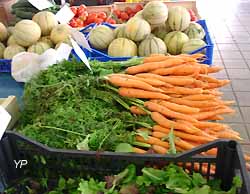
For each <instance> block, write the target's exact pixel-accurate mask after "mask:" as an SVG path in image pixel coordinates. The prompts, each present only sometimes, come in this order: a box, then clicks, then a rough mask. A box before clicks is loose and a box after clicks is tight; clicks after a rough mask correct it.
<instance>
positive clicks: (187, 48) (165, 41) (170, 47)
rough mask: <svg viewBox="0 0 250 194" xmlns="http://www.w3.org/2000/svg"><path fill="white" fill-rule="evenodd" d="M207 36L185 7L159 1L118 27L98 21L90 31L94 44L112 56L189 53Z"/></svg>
mask: <svg viewBox="0 0 250 194" xmlns="http://www.w3.org/2000/svg"><path fill="white" fill-rule="evenodd" d="M204 38H205V31H204V29H203V28H202V26H201V25H200V24H198V23H195V22H191V17H190V14H189V12H188V10H187V9H186V8H184V7H181V6H175V7H170V8H168V7H167V6H166V5H165V4H164V3H163V2H160V1H151V2H149V3H148V4H147V5H146V6H145V7H144V9H143V10H142V11H140V12H138V13H137V14H136V15H135V16H134V17H133V18H131V19H130V20H129V21H128V22H127V23H126V24H122V25H120V26H118V27H117V28H116V29H115V30H112V29H111V28H109V27H107V26H105V25H99V26H97V27H95V28H94V29H92V30H91V31H90V34H89V42H90V44H91V46H92V47H93V48H95V49H98V50H104V51H107V53H108V55H110V56H113V57H131V56H149V55H150V54H167V53H169V54H172V55H177V54H181V53H190V52H192V51H194V50H197V49H199V48H202V47H204V46H205V45H206V43H205V41H204ZM201 52H203V51H201Z"/></svg>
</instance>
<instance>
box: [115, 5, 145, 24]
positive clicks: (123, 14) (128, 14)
mask: <svg viewBox="0 0 250 194" xmlns="http://www.w3.org/2000/svg"><path fill="white" fill-rule="evenodd" d="M142 9H143V6H142V5H141V4H137V5H136V6H135V8H131V7H126V8H125V9H124V10H123V11H122V10H120V9H116V10H114V15H115V16H116V17H117V19H118V21H119V23H123V22H126V21H128V20H129V19H130V18H132V17H133V16H134V15H135V14H136V13H137V12H139V11H141V10H142Z"/></svg>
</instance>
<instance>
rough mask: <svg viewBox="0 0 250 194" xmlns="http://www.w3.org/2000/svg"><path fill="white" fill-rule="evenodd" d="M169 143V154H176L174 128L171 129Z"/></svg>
mask: <svg viewBox="0 0 250 194" xmlns="http://www.w3.org/2000/svg"><path fill="white" fill-rule="evenodd" d="M168 141H169V150H168V153H169V154H176V153H177V151H176V147H175V135H174V128H173V127H171V130H170V132H169V134H168Z"/></svg>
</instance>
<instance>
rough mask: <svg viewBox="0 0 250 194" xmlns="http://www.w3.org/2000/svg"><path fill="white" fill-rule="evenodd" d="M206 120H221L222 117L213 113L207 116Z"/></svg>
mask: <svg viewBox="0 0 250 194" xmlns="http://www.w3.org/2000/svg"><path fill="white" fill-rule="evenodd" d="M206 120H211V121H223V120H224V117H223V116H221V115H215V116H212V117H209V118H207V119H206Z"/></svg>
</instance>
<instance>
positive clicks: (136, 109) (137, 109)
mask: <svg viewBox="0 0 250 194" xmlns="http://www.w3.org/2000/svg"><path fill="white" fill-rule="evenodd" d="M130 112H131V113H133V114H136V115H147V113H146V112H145V111H144V110H142V109H141V108H140V107H138V106H131V107H130Z"/></svg>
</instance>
